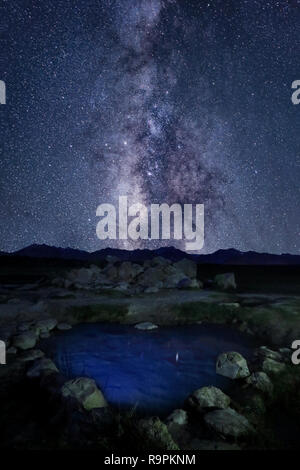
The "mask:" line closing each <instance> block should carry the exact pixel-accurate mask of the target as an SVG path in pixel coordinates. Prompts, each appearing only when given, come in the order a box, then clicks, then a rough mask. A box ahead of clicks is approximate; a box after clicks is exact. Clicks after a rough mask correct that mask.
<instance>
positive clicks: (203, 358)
mask: <svg viewBox="0 0 300 470" xmlns="http://www.w3.org/2000/svg"><path fill="white" fill-rule="evenodd" d="M41 346H42V348H43V349H44V350H45V351H46V352H47V354H48V355H49V356H50V357H52V358H53V360H54V361H55V363H56V364H57V366H58V368H59V369H60V370H61V372H62V373H63V374H64V375H66V376H67V377H69V378H74V377H78V376H85V377H91V378H94V379H95V380H96V382H97V384H98V385H99V387H100V388H101V390H102V392H103V393H104V395H105V397H106V399H107V401H108V402H109V403H111V404H112V405H115V406H117V407H120V408H123V409H124V408H132V407H135V408H136V411H137V412H141V413H143V414H159V415H164V414H166V413H168V412H170V411H172V410H173V409H175V408H178V407H181V406H182V405H183V402H184V400H185V399H186V398H187V396H188V395H189V394H190V393H191V392H193V391H194V390H195V389H197V388H200V387H202V386H204V385H215V386H218V387H221V388H222V389H223V390H226V389H227V388H228V386H229V384H230V380H229V379H226V378H224V377H221V376H218V375H217V374H216V373H215V363H216V358H217V356H218V354H219V353H221V352H225V351H238V352H240V353H241V354H243V355H244V356H245V357H246V358H250V357H251V354H252V351H253V348H254V342H253V340H252V338H250V337H248V336H247V335H245V334H242V333H240V332H238V331H236V330H233V329H231V328H229V327H225V326H219V325H192V326H175V327H160V328H158V329H156V330H151V331H140V330H137V329H136V328H134V327H133V326H127V325H111V324H109V325H106V324H82V325H77V326H75V327H74V328H73V329H72V330H69V331H65V332H60V333H58V334H56V335H55V336H52V337H51V338H49V339H47V340H43V343H42V344H41Z"/></svg>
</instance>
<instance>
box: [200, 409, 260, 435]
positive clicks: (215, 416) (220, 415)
mask: <svg viewBox="0 0 300 470" xmlns="http://www.w3.org/2000/svg"><path fill="white" fill-rule="evenodd" d="M204 421H205V423H206V424H207V426H208V427H209V428H210V429H212V430H213V431H215V432H217V433H218V434H221V435H222V436H224V437H240V436H244V435H247V434H250V433H252V432H254V429H253V427H252V426H251V425H250V423H249V421H248V420H247V418H245V417H244V416H242V415H241V414H239V413H237V412H236V411H235V410H233V409H232V408H226V409H225V410H215V411H210V412H209V413H207V414H206V415H205V416H204Z"/></svg>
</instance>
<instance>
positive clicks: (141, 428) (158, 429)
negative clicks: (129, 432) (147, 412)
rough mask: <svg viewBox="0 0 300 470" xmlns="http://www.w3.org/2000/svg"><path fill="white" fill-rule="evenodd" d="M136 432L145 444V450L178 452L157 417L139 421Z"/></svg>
mask: <svg viewBox="0 0 300 470" xmlns="http://www.w3.org/2000/svg"><path fill="white" fill-rule="evenodd" d="M137 431H138V433H139V435H140V437H141V438H142V440H143V441H144V443H145V448H146V450H147V451H148V450H149V449H151V450H152V449H153V450H162V451H165V450H179V447H178V445H177V444H176V443H175V441H174V440H173V438H172V436H171V434H170V432H169V430H168V428H167V426H166V425H165V424H164V423H162V422H161V420H160V419H159V418H157V417H154V418H145V419H141V420H140V421H139V422H138V425H137Z"/></svg>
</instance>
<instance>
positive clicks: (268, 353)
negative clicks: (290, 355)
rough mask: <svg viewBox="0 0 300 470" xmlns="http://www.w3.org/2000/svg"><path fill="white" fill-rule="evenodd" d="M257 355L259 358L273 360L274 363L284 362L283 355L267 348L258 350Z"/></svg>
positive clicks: (262, 347) (263, 347)
mask: <svg viewBox="0 0 300 470" xmlns="http://www.w3.org/2000/svg"><path fill="white" fill-rule="evenodd" d="M255 354H256V355H257V356H260V357H264V358H269V359H273V360H274V361H279V362H280V361H282V359H283V357H282V354H281V353H279V352H277V351H273V350H272V349H269V348H267V347H266V346H261V347H260V348H258V349H257V350H256V351H255Z"/></svg>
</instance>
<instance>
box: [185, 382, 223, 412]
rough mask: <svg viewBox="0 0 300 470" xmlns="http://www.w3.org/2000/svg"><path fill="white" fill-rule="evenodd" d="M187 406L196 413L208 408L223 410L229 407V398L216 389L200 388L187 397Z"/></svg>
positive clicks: (211, 387)
mask: <svg viewBox="0 0 300 470" xmlns="http://www.w3.org/2000/svg"><path fill="white" fill-rule="evenodd" d="M188 404H189V405H190V406H192V407H193V408H195V409H196V410H197V411H203V410H207V409H209V408H217V409H224V408H227V407H228V406H229V404H230V398H229V397H228V396H227V395H225V393H223V392H222V390H220V389H219V388H217V387H213V386H210V387H202V388H199V389H198V390H195V391H194V392H193V393H192V394H191V395H190V396H189V398H188Z"/></svg>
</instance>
